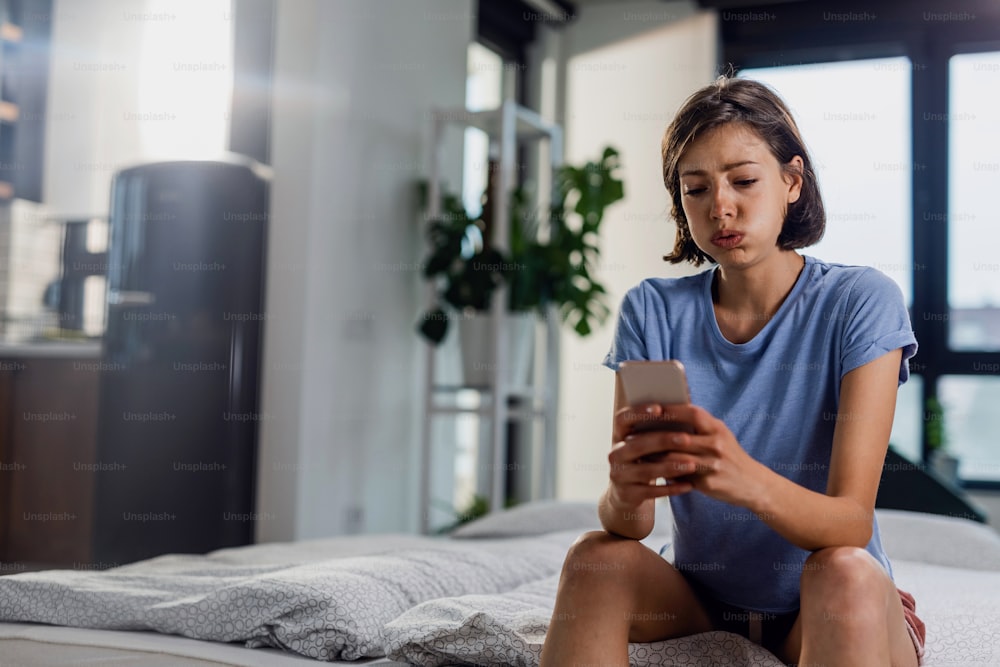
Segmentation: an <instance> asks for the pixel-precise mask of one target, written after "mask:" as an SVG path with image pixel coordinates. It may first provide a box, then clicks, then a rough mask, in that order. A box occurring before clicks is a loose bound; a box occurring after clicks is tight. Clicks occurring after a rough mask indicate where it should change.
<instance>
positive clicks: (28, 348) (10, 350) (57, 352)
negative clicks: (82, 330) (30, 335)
mask: <svg viewBox="0 0 1000 667" xmlns="http://www.w3.org/2000/svg"><path fill="white" fill-rule="evenodd" d="M100 356H101V343H100V342H98V341H68V340H53V341H39V342H32V343H0V359H22V358H34V359H97V358H98V357H100Z"/></svg>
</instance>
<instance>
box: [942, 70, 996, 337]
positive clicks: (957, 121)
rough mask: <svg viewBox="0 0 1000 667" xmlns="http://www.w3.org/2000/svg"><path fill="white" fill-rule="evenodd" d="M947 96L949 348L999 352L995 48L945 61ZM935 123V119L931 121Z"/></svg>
mask: <svg viewBox="0 0 1000 667" xmlns="http://www.w3.org/2000/svg"><path fill="white" fill-rule="evenodd" d="M948 76H949V82H950V91H949V100H948V105H949V106H948V114H947V122H948V136H949V141H948V145H949V151H948V152H949V154H948V215H947V221H948V305H949V313H948V322H949V327H948V329H949V346H950V347H951V348H952V349H956V350H979V351H996V350H1000V257H998V255H997V244H998V243H1000V228H998V227H997V224H996V215H995V212H994V210H993V209H994V208H995V200H996V192H997V185H998V183H1000V107H998V106H997V104H996V91H997V89H998V87H1000V52H996V51H995V52H991V53H969V54H962V55H956V56H953V57H952V58H951V61H950V63H949V68H948ZM931 120H935V119H933V118H932V119H931Z"/></svg>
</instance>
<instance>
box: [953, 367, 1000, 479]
mask: <svg viewBox="0 0 1000 667" xmlns="http://www.w3.org/2000/svg"><path fill="white" fill-rule="evenodd" d="M973 365H974V366H975V364H973ZM989 365H990V364H980V366H989ZM973 370H976V369H973ZM978 370H979V372H993V373H996V372H997V371H1000V369H996V368H980V369H978ZM938 391H939V400H940V402H941V406H942V408H943V409H944V436H945V447H946V451H948V452H949V453H950V454H952V455H953V456H955V457H957V458H958V460H959V465H958V475H959V477H960V478H962V479H974V480H977V481H981V480H985V481H994V482H1000V447H998V446H997V436H996V434H997V433H998V432H1000V411H998V410H997V406H998V405H1000V377H976V376H970V375H947V376H944V377H942V378H941V379H940V380H939V382H938Z"/></svg>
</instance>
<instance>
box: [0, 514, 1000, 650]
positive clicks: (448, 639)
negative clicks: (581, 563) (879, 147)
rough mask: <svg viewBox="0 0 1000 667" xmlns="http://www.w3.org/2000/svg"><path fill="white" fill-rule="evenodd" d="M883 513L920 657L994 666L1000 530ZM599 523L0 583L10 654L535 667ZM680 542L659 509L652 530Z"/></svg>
mask: <svg viewBox="0 0 1000 667" xmlns="http://www.w3.org/2000/svg"><path fill="white" fill-rule="evenodd" d="M878 516H879V523H880V525H881V529H882V535H883V541H884V544H885V546H886V550H887V551H888V553H889V555H890V557H891V558H892V559H893V566H894V568H895V573H896V580H897V583H898V584H899V586H900V587H901V588H904V589H906V590H909V591H911V592H912V593H913V594H914V595H915V597H916V599H917V610H918V613H919V614H920V615H921V617H922V618H923V619H924V621H925V622H926V624H927V628H928V640H927V653H926V656H925V659H924V663H923V664H924V665H925V667H943V666H945V665H963V666H964V667H987V666H989V667H996V666H997V665H1000V536H998V535H997V533H996V532H994V531H993V530H991V529H990V528H988V527H986V526H983V525H981V524H978V523H974V522H972V521H968V520H965V519H956V518H948V517H940V516H932V515H927V514H919V513H914V512H906V511H899V510H879V511H878ZM595 527H597V520H596V510H595V507H594V505H593V504H590V503H565V502H539V503H531V504H528V505H525V506H521V507H519V508H515V509H513V510H509V511H506V512H502V513H497V514H494V515H490V516H488V517H485V518H483V519H480V520H477V521H475V522H472V523H470V524H467V525H465V526H463V527H462V528H460V529H459V530H457V531H455V532H454V533H453V534H452V535H451V536H448V537H429V536H417V535H377V536H372V535H368V536H346V537H337V538H331V539H326V540H312V541H303V542H297V543H288V544H261V545H253V546H248V547H241V548H236V549H223V550H220V551H216V552H213V553H211V554H207V555H204V556H200V555H199V556H193V555H169V556H161V557H159V558H154V559H150V560H147V561H142V562H139V563H134V564H131V565H126V566H122V567H118V568H114V569H111V570H106V571H103V572H88V571H65V570H50V571H44V572H35V573H21V574H15V575H10V576H5V577H0V665H3V666H4V667H8V666H14V665H17V666H22V665H23V666H25V667H28V666H35V665H45V666H46V667H53V666H62V665H66V666H69V665H74V666H78V665H95V664H127V665H137V666H139V667H153V666H160V665H177V664H184V665H195V666H200V665H205V666H208V665H214V666H218V665H238V666H248V667H257V666H265V665H266V666H271V665H274V666H276V667H283V666H286V665H287V666H288V667H301V666H303V665H307V664H316V662H317V660H322V661H326V662H328V663H330V664H335V665H400V664H416V665H459V664H473V665H536V664H537V663H538V656H539V654H540V651H541V645H542V642H543V640H544V636H545V631H546V627H547V625H548V620H549V615H550V614H551V611H552V605H553V601H554V597H555V590H556V583H557V581H558V573H559V569H560V566H561V564H562V559H563V556H564V555H565V552H566V550H567V548H568V547H569V545H570V544H571V543H572V541H573V540H574V539H575V538H576V536H578V535H579V534H580V533H581V532H583V531H584V530H588V529H591V528H595ZM669 538H670V516H669V508H668V507H667V506H666V505H664V506H662V507H661V508H660V512H659V516H658V521H657V527H656V529H655V530H654V532H653V534H652V535H650V537H648V538H647V539H646V540H645V542H646V543H647V544H648V545H650V546H651V547H654V548H658V547H659V546H660V545H661V544H662V543H664V542H666V541H669ZM630 655H631V663H632V664H633V665H684V666H697V667H703V666H709V665H710V666H712V667H716V666H720V665H733V666H734V667H735V666H737V665H739V666H745V665H754V666H758V667H781V666H782V663H781V662H780V661H778V660H777V659H776V658H775V657H774V656H773V655H771V654H770V653H768V652H767V651H765V650H764V649H762V648H760V647H758V646H756V645H754V644H752V643H750V642H748V641H746V640H744V639H743V638H742V637H738V636H736V635H732V634H728V633H724V632H710V633H703V634H699V635H694V636H691V637H685V638H681V639H675V640H671V641H666V642H655V643H651V644H632V645H631V647H630Z"/></svg>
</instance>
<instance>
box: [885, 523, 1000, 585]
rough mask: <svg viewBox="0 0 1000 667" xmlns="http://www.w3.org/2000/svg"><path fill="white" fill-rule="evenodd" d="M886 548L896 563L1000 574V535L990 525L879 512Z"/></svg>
mask: <svg viewBox="0 0 1000 667" xmlns="http://www.w3.org/2000/svg"><path fill="white" fill-rule="evenodd" d="M875 515H876V516H877V517H878V527H879V533H880V534H881V536H882V546H883V547H884V548H885V552H886V554H888V556H889V558H890V559H891V560H893V561H895V560H910V561H916V562H919V563H932V564H934V565H947V566H949V567H963V568H971V569H976V570H994V571H1000V535H998V534H997V533H996V531H995V530H993V529H992V528H990V527H989V526H985V525H983V524H981V523H976V522H975V521H970V520H969V519H959V518H955V517H949V516H938V515H937V514H924V513H923V512H907V511H905V510H888V509H880V510H876V512H875Z"/></svg>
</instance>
